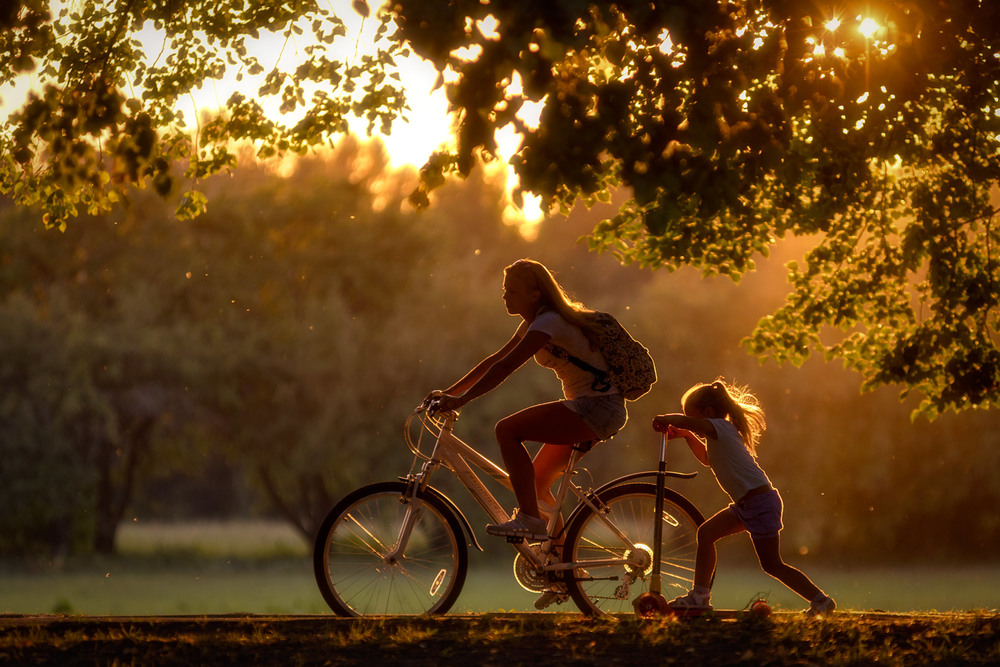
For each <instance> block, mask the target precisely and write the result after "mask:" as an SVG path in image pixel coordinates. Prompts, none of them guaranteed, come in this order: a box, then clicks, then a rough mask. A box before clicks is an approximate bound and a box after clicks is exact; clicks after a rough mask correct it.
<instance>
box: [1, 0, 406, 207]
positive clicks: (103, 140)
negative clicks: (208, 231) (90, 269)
mask: <svg viewBox="0 0 1000 667" xmlns="http://www.w3.org/2000/svg"><path fill="white" fill-rule="evenodd" d="M356 4H357V3H356ZM56 6H58V7H59V9H58V14H57V16H55V17H53V15H52V13H51V10H50V3H49V2H47V0H28V1H27V2H23V3H7V4H6V5H5V9H4V11H3V12H2V13H0V85H3V84H11V83H13V82H15V81H16V80H17V78H18V77H20V76H22V75H25V74H28V73H31V75H32V76H33V77H34V78H35V79H36V88H38V89H37V90H34V91H32V92H31V93H30V94H29V97H28V100H27V102H26V103H25V104H24V106H23V107H22V108H21V109H19V110H17V111H16V112H15V113H14V114H13V115H12V116H11V118H10V119H9V120H8V122H7V123H6V124H5V125H4V127H3V131H2V132H0V153H2V155H3V157H2V159H0V191H2V192H5V193H10V194H12V195H13V196H14V198H15V201H16V202H17V203H19V204H22V205H29V206H37V207H40V208H41V209H42V210H43V211H44V213H45V216H46V220H47V222H48V223H49V224H51V225H59V226H62V225H64V224H65V221H66V220H67V219H69V218H72V217H75V216H77V215H79V214H81V213H90V214H96V213H99V212H103V211H107V210H109V209H110V207H111V206H112V205H113V204H114V203H115V202H117V201H121V200H123V199H126V198H127V197H128V196H129V192H130V190H131V188H133V187H136V186H138V187H146V186H147V185H152V187H153V188H154V189H155V190H156V191H157V192H158V193H160V194H161V195H164V196H166V195H169V194H172V193H173V192H174V191H175V190H176V189H177V188H178V187H179V186H178V179H177V174H175V173H172V170H171V167H172V165H173V163H174V162H175V161H182V162H183V163H185V164H186V168H185V170H184V177H185V178H184V179H183V180H184V188H185V189H187V192H186V195H185V196H184V197H183V198H182V199H181V203H180V205H179V206H178V209H177V214H178V216H180V217H191V216H194V215H197V214H198V213H200V212H201V211H202V210H203V208H204V203H205V197H204V195H203V194H201V193H200V192H199V191H197V190H195V189H188V188H190V184H191V182H192V181H193V182H194V183H197V182H198V180H200V179H203V178H205V177H207V176H210V175H212V174H215V173H218V172H219V171H221V170H224V169H229V168H232V167H234V166H235V164H236V148H235V145H236V143H238V142H248V143H250V144H251V145H254V146H255V147H256V148H257V149H258V155H259V156H260V157H261V158H268V157H272V156H275V155H278V154H282V153H289V152H290V153H295V154H300V153H303V152H305V151H307V150H308V149H309V148H310V147H313V146H317V145H323V144H324V143H325V142H327V141H328V140H329V139H330V138H331V137H333V136H339V135H342V134H344V133H345V132H346V131H347V119H348V117H350V116H352V115H353V116H357V117H362V118H366V119H367V121H368V126H369V130H370V131H371V130H372V129H373V128H375V126H378V127H380V128H381V129H382V131H383V132H388V129H389V127H390V125H391V123H392V121H393V120H394V119H395V118H396V117H397V116H399V115H400V114H401V113H402V112H403V111H404V110H405V108H406V107H405V100H404V98H403V95H402V87H401V85H400V83H399V75H398V73H396V72H394V71H391V70H389V69H388V68H389V66H391V65H392V64H393V63H394V58H395V57H396V56H397V55H400V54H405V53H406V50H405V49H404V48H403V46H402V45H401V44H400V43H399V42H395V41H390V40H387V39H384V37H385V35H386V31H387V29H388V26H389V18H388V15H382V17H381V18H380V19H378V20H379V21H380V25H379V28H378V30H377V31H376V45H375V48H374V50H373V53H371V54H369V53H365V54H364V55H360V56H358V57H357V58H354V57H350V58H343V59H338V58H335V57H332V56H331V54H330V48H331V47H333V46H334V45H337V46H339V44H340V42H341V41H342V40H345V39H346V37H345V35H346V34H347V29H346V27H345V25H344V22H343V21H342V20H341V19H340V18H339V17H338V16H336V15H335V14H333V13H332V12H331V11H330V10H329V9H328V8H327V7H328V5H327V3H321V2H316V1H306V2H300V1H285V2H253V3H244V2H237V1H232V0H221V1H219V0H213V1H207V0H197V1H194V2H188V1H184V2H179V1H175V0H164V1H162V2H161V1H156V2H145V1H142V2H136V1H135V0H128V1H125V0H122V1H116V2H83V3H64V4H61V5H56ZM357 7H358V9H359V10H360V11H363V12H367V8H366V7H363V3H361V4H357ZM140 33H141V35H140ZM140 37H142V39H140ZM286 49H287V50H288V51H289V52H293V51H294V52H295V53H296V54H297V55H298V58H293V59H292V60H293V61H294V62H292V63H291V64H288V63H286V62H284V61H283V60H282V57H283V56H284V53H285V50H286ZM226 75H230V76H232V77H234V78H235V80H236V81H237V82H240V83H242V84H243V85H244V86H245V88H244V90H243V91H240V92H236V93H234V94H233V95H232V96H230V97H229V99H228V100H226V102H225V106H224V109H222V111H221V113H219V115H217V116H215V117H212V118H208V119H205V120H204V122H202V121H200V120H198V119H195V120H196V126H195V127H194V128H193V129H192V128H190V126H189V123H190V122H191V119H188V118H185V117H184V114H183V111H182V110H181V106H180V102H181V101H183V100H185V99H187V98H188V97H189V96H190V95H192V93H194V92H196V91H198V90H199V89H201V88H202V87H204V86H211V85H213V83H214V82H215V81H216V80H219V79H222V78H223V77H225V76H226ZM307 95H310V96H311V97H310V99H309V101H308V103H307V102H306V96H307ZM269 102H275V103H276V104H278V105H279V106H278V108H279V111H280V113H281V114H283V115H287V117H288V118H289V119H290V120H287V121H285V122H283V121H282V120H278V119H275V118H272V117H270V116H269V115H268V113H267V112H266V110H265V106H264V105H265V104H268V103H269Z"/></svg>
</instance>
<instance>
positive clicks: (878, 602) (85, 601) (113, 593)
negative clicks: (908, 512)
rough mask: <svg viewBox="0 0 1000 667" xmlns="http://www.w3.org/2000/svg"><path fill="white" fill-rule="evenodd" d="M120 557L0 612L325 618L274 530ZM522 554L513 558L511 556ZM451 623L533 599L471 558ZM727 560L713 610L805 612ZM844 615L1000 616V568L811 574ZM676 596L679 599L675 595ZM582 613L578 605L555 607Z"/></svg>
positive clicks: (29, 587)
mask: <svg viewBox="0 0 1000 667" xmlns="http://www.w3.org/2000/svg"><path fill="white" fill-rule="evenodd" d="M119 548H120V550H121V552H122V556H121V557H119V558H115V559H111V560H92V561H87V562H72V563H67V564H65V565H64V566H62V567H51V568H43V569H39V570H31V571H26V570H25V569H24V568H13V567H8V568H6V569H3V570H0V613H2V612H6V613H14V614H76V615H104V616H108V615H110V616H119V615H123V616H136V615H173V614H185V615H187V614H195V615H199V614H234V613H235V614H327V613H329V609H328V608H327V606H326V604H325V603H324V602H323V599H322V597H321V596H320V594H319V591H318V589H317V588H316V584H315V582H314V581H313V575H312V569H311V562H310V555H309V554H310V546H309V545H308V544H307V543H305V541H304V540H302V539H301V538H300V537H299V536H298V535H297V534H296V533H295V532H294V531H292V530H291V529H290V528H288V527H287V526H285V525H283V524H278V523H268V522H227V523H225V524H219V523H210V522H206V523H196V524H184V525H157V524H129V525H127V526H124V527H123V529H122V531H121V534H120V541H119ZM511 553H513V552H511ZM470 562H471V565H472V567H471V569H470V572H469V575H468V577H467V579H466V585H465V588H464V589H463V591H462V594H461V595H460V596H459V598H458V601H457V603H456V605H455V607H454V608H453V610H452V613H453V614H463V613H485V612H501V611H508V612H521V611H533V606H532V603H533V601H534V597H535V596H534V595H533V594H531V593H529V592H526V591H524V590H522V589H521V588H520V587H519V586H518V585H517V584H516V582H515V581H514V578H513V574H512V572H511V564H510V561H503V560H497V561H495V562H494V563H491V562H490V561H489V560H487V558H486V555H485V554H481V553H478V552H474V553H472V554H470ZM747 565H748V563H746V562H745V560H744V561H743V562H741V563H726V562H724V563H722V564H721V565H720V570H719V574H718V576H717V579H716V585H715V591H714V600H713V601H714V603H715V605H716V606H717V607H720V608H730V607H731V608H742V607H743V606H745V605H746V604H747V603H748V602H749V601H750V600H751V599H752V598H753V597H755V596H756V595H757V594H759V593H764V594H766V595H767V596H768V599H769V600H770V601H771V603H772V606H774V607H775V608H777V609H786V610H796V609H801V608H802V607H803V603H802V602H801V601H800V600H798V599H797V598H796V596H795V595H794V594H792V593H791V592H789V591H787V590H786V589H785V588H784V587H783V586H782V585H781V584H779V583H777V582H776V581H774V580H772V579H771V578H770V577H768V576H766V575H764V574H763V573H761V572H760V571H759V570H757V569H756V568H755V567H747ZM804 569H806V570H807V573H808V574H809V575H810V576H811V577H812V578H813V579H814V580H815V581H816V582H817V584H819V585H820V586H821V587H822V588H824V589H825V590H827V591H828V592H830V593H831V594H832V595H834V597H836V598H837V601H838V604H839V605H840V608H841V609H853V610H884V611H889V612H912V611H922V612H927V611H939V612H946V611H963V612H964V611H969V610H996V609H997V608H1000V564H998V565H993V566H979V567H954V568H947V567H926V568H915V567H907V568H904V567H898V568H896V567H894V568H848V567H842V568H833V567H809V566H804ZM667 594H668V595H669V594H670V593H669V592H668V593H667ZM556 609H557V610H558V611H560V612H574V611H575V608H574V607H573V606H572V603H567V604H565V605H563V606H560V607H557V608H556Z"/></svg>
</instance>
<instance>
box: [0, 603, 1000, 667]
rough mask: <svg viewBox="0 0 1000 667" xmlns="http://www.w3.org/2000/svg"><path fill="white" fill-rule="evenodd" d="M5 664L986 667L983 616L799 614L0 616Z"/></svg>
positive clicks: (998, 644)
mask: <svg viewBox="0 0 1000 667" xmlns="http://www.w3.org/2000/svg"><path fill="white" fill-rule="evenodd" d="M0 660H9V661H11V662H13V663H15V664H63V665H66V664H125V663H128V664H260V665H270V664H337V665H373V664H392V665H440V664H475V665H504V666H505V667H513V666H514V665H532V666H533V667H537V666H538V665H607V664H609V663H613V664H625V665H648V664H657V665H669V664H679V665H686V664H727V665H739V664H745V665H758V664H769V665H810V664H821V665H862V664H876V663H878V664H886V665H901V666H904V665H905V666H907V667H909V666H910V665H925V664H928V665H929V664H948V665H980V664H982V665H987V664H997V662H998V661H1000V616H997V615H995V614H994V615H982V614H979V615H960V614H950V615H937V616H932V615H922V616H891V615H856V614H846V615H838V616H835V617H832V618H830V619H808V618H805V617H803V616H801V615H799V614H783V615H780V614H779V615H772V616H771V617H769V618H767V619H759V618H749V619H744V620H738V621H719V620H717V619H694V620H691V619H689V620H684V621H678V620H676V619H654V620H642V619H638V618H636V617H635V616H632V615H627V616H622V617H615V618H611V619H587V618H583V617H581V616H580V615H579V614H548V613H546V614H482V615H475V616H448V617H444V618H424V617H418V618H412V619H411V618H376V619H361V620H355V619H339V618H330V617H317V616H312V617H280V618H279V617H261V616H257V617H246V616H244V617H208V618H206V617H185V618H177V617H154V618H150V617H145V618H125V619H121V618H118V619H113V618H102V619H95V618H77V617H69V618H65V617H53V616H49V617H43V618H33V617H3V616H0Z"/></svg>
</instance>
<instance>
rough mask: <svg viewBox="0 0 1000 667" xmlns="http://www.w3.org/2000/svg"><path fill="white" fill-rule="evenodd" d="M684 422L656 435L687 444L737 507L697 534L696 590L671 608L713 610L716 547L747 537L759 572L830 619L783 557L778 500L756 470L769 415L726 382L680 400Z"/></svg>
mask: <svg viewBox="0 0 1000 667" xmlns="http://www.w3.org/2000/svg"><path fill="white" fill-rule="evenodd" d="M681 407H682V409H683V411H684V413H683V414H668V415H660V416H658V417H656V418H654V419H653V428H654V429H655V430H657V431H660V432H663V433H666V434H667V437H668V438H678V437H679V438H684V439H685V440H686V441H687V443H688V446H689V447H690V448H691V452H692V453H693V454H694V455H695V457H696V458H697V459H698V460H699V461H701V462H702V463H703V464H704V465H706V466H709V467H711V468H712V472H713V473H714V474H715V478H716V480H717V481H718V482H719V486H721V487H722V489H723V490H724V491H725V492H726V493H727V494H729V496H730V498H732V499H733V502H732V503H731V504H730V505H729V507H727V508H726V509H724V510H722V511H720V512H719V513H718V514H716V515H715V516H713V517H711V518H710V519H708V520H707V521H705V523H703V524H702V525H701V526H700V527H699V528H698V553H697V556H696V559H695V569H694V588H693V589H692V590H691V591H690V592H689V593H688V594H687V595H682V596H680V597H678V598H676V599H675V600H673V601H672V602H670V603H669V604H670V606H672V607H677V608H683V609H693V610H706V611H707V610H711V609H712V605H711V604H710V602H709V600H710V593H711V591H710V586H711V583H712V579H713V577H714V575H715V564H716V552H715V543H716V542H717V541H719V540H720V539H722V538H723V537H727V536H729V535H734V534H736V533H739V532H742V531H744V530H745V531H747V532H748V533H750V539H751V540H752V541H753V546H754V550H755V551H756V552H757V558H758V559H759V560H760V566H761V568H762V569H763V570H764V572H767V573H768V574H769V575H771V576H772V577H774V578H775V579H777V580H778V581H780V582H781V583H783V584H785V585H786V586H788V587H789V588H790V589H792V590H793V591H795V592H796V593H798V594H799V595H801V596H802V597H803V598H805V599H806V600H808V601H809V602H810V606H809V610H808V612H807V613H809V614H810V615H816V614H825V613H829V612H832V611H833V610H834V609H835V608H836V606H837V605H836V603H835V602H834V601H833V598H831V597H830V596H828V595H826V594H825V593H823V591H821V590H820V589H819V588H817V587H816V585H815V584H814V583H813V582H812V581H810V580H809V577H807V576H806V575H804V574H803V573H802V572H800V571H799V570H796V569H795V568H794V567H792V566H790V565H787V564H785V563H784V562H783V561H782V560H781V555H780V553H779V538H778V532H779V531H780V530H781V528H782V524H781V509H782V505H781V496H779V495H778V491H777V490H776V489H775V488H774V487H773V486H771V482H770V481H769V480H768V478H767V475H765V474H764V471H763V470H762V469H761V467H760V466H759V465H758V464H757V459H756V448H757V442H758V440H759V439H760V436H761V434H762V433H763V432H764V428H765V422H764V411H763V410H762V409H761V408H760V406H759V404H758V402H757V399H756V398H755V397H754V396H753V395H752V394H750V393H749V392H747V391H746V390H745V389H742V388H739V387H735V386H732V385H728V384H726V383H724V382H722V381H721V380H716V381H715V382H713V383H712V384H697V385H695V386H694V387H692V388H690V389H688V390H687V392H685V394H684V396H683V397H682V398H681Z"/></svg>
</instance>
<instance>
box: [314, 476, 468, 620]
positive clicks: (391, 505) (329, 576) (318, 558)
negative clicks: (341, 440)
mask: <svg viewBox="0 0 1000 667" xmlns="http://www.w3.org/2000/svg"><path fill="white" fill-rule="evenodd" d="M405 490H406V484H404V483H403V482H383V483H380V484H372V485H370V486H366V487H363V488H360V489H358V490H357V491H355V492H353V493H351V494H349V495H348V496H347V497H345V498H344V499H343V500H341V501H340V502H339V503H337V505H336V506H335V507H334V508H333V509H332V510H331V511H330V513H329V514H328V515H327V517H326V519H325V520H324V521H323V525H322V527H321V528H320V530H319V534H318V535H317V537H316V544H315V547H314V550H313V570H314V572H315V575H316V583H317V584H318V585H319V589H320V592H322V593H323V598H324V599H325V600H326V602H327V604H329V605H330V608H331V609H333V611H334V612H336V613H337V614H339V615H341V616H369V615H387V614H392V615H395V614H443V613H445V612H447V611H448V609H450V608H451V606H452V604H454V602H455V600H456V599H457V598H458V594H459V593H460V592H461V590H462V585H463V584H464V583H465V575H466V571H467V569H468V547H467V545H466V543H465V540H464V539H463V533H462V527H461V524H460V523H459V521H458V519H457V518H456V517H455V514H454V512H453V511H452V509H451V508H450V507H448V505H447V504H446V503H444V502H442V501H441V500H440V499H439V498H437V497H435V496H434V495H431V494H427V493H424V494H420V496H419V497H418V498H417V500H416V501H415V502H414V501H411V502H407V503H403V502H401V501H402V499H403V497H404V492H405Z"/></svg>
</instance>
